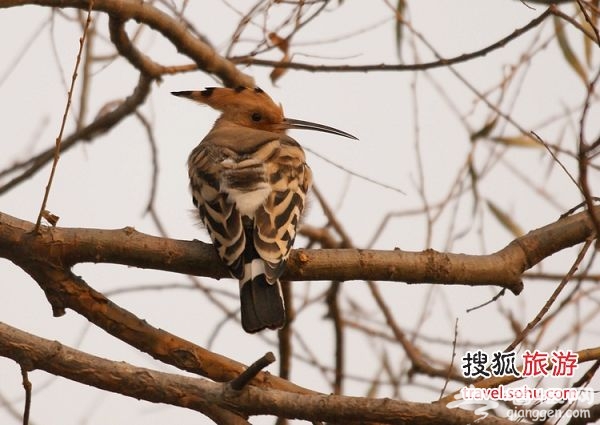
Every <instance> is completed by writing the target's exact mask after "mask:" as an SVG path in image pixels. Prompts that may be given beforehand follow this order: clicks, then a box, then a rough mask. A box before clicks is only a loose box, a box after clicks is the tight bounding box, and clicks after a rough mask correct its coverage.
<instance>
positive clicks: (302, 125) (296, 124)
mask: <svg viewBox="0 0 600 425" xmlns="http://www.w3.org/2000/svg"><path fill="white" fill-rule="evenodd" d="M283 122H284V124H285V126H286V127H287V128H296V129H299V130H315V131H322V132H324V133H331V134H337V135H338V136H343V137H347V138H348V139H353V140H358V138H357V137H355V136H353V135H352V134H350V133H346V132H345V131H342V130H338V129H337V128H333V127H329V126H327V125H323V124H317V123H314V122H310V121H303V120H295V119H293V118H284V119H283Z"/></svg>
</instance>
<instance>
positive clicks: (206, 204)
mask: <svg viewBox="0 0 600 425" xmlns="http://www.w3.org/2000/svg"><path fill="white" fill-rule="evenodd" d="M226 159H227V158H226V156H225V155H224V151H223V149H222V148H219V147H217V146H215V145H213V144H211V143H201V144H200V145H198V146H197V147H196V148H195V149H194V150H193V151H192V153H191V154H190V157H189V159H188V168H189V176H190V187H191V189H192V199H193V202H194V205H195V206H196V207H197V208H198V211H199V213H200V218H201V219H202V222H203V223H204V225H205V226H206V228H207V230H208V233H209V236H210V238H211V239H212V241H213V244H214V246H215V248H216V249H217V252H218V254H219V257H220V258H221V260H223V262H224V263H225V264H226V265H227V267H228V268H229V270H230V272H231V274H232V275H233V276H234V277H236V278H238V279H241V278H242V276H243V273H244V248H245V246H246V235H245V233H244V228H243V226H242V217H241V214H240V212H239V211H238V210H237V209H236V208H235V204H234V203H231V202H229V201H228V199H227V196H228V193H227V192H226V191H224V190H223V188H222V182H221V178H222V174H223V168H224V167H223V164H222V163H223V160H226Z"/></svg>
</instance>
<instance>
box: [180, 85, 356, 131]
mask: <svg viewBox="0 0 600 425" xmlns="http://www.w3.org/2000/svg"><path fill="white" fill-rule="evenodd" d="M171 94H173V95H175V96H179V97H185V98H188V99H192V100H195V101H196V102H199V103H203V104H206V105H209V106H211V107H212V108H214V109H216V110H218V111H221V117H219V119H218V120H217V123H216V124H215V125H218V123H219V121H228V122H231V123H234V124H237V125H240V126H243V127H247V128H253V129H257V130H264V131H270V132H273V133H284V132H285V131H286V130H287V129H290V128H298V129H306V130H316V131H323V132H326V133H332V134H337V135H339V136H344V137H348V138H350V139H355V140H356V137H354V136H353V135H351V134H348V133H346V132H344V131H341V130H338V129H336V128H333V127H329V126H326V125H322V124H317V123H313V122H309V121H302V120H296V119H292V118H285V117H284V115H283V108H282V107H281V105H278V104H276V103H275V102H274V101H273V99H271V97H269V95H268V94H266V93H265V92H264V91H263V90H262V89H260V88H258V87H256V88H253V89H251V88H248V87H244V86H239V87H236V88H233V89H231V88H225V87H208V88H206V89H204V90H201V91H178V92H171Z"/></svg>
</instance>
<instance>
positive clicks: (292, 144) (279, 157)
mask: <svg viewBox="0 0 600 425" xmlns="http://www.w3.org/2000/svg"><path fill="white" fill-rule="evenodd" d="M265 172H266V176H267V179H268V182H269V184H270V186H271V192H270V193H269V195H268V196H267V198H266V199H265V201H264V202H263V203H262V205H261V206H259V207H258V209H257V210H256V212H255V214H254V237H253V238H254V246H255V248H256V251H257V252H258V254H259V255H260V257H261V258H262V259H263V260H264V261H265V263H266V267H265V274H266V276H267V280H268V281H269V282H271V283H272V282H274V281H276V280H277V279H278V278H279V276H281V274H282V273H283V269H284V267H285V261H286V260H287V258H288V256H289V254H290V250H291V248H292V245H293V243H294V239H295V237H296V229H297V226H298V223H299V221H300V217H301V215H302V211H303V210H304V205H305V199H306V194H307V192H308V190H309V188H310V185H311V183H312V173H311V171H310V168H309V167H308V165H307V164H306V162H305V156H304V151H303V150H302V148H301V147H300V145H299V144H298V143H297V142H296V141H294V140H293V139H291V138H289V137H287V136H282V137H281V138H280V140H279V149H278V150H277V152H276V154H275V155H273V156H272V157H270V158H269V159H268V160H267V161H266V162H265Z"/></svg>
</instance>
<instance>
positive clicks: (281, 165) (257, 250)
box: [173, 87, 353, 332]
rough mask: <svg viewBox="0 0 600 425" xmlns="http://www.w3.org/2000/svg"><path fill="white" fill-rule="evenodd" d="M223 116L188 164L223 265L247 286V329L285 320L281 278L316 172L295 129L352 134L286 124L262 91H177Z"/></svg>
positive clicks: (242, 298)
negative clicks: (290, 133)
mask: <svg viewBox="0 0 600 425" xmlns="http://www.w3.org/2000/svg"><path fill="white" fill-rule="evenodd" d="M173 94H175V95H177V96H182V97H187V98H191V99H193V100H196V101H198V102H201V103H205V104H208V105H210V106H212V107H213V108H215V109H218V110H220V111H221V112H222V115H221V117H219V119H217V121H216V122H215V125H214V127H213V128H212V130H211V131H210V132H209V133H208V134H207V135H206V137H205V138H204V139H203V140H202V141H201V142H200V144H199V145H198V146H197V147H196V148H195V149H194V150H193V151H192V153H191V154H190V156H189V159H188V169H189V177H190V187H191V190H192V198H193V202H194V205H195V206H196V207H197V208H198V212H199V215H200V218H201V220H202V222H203V223H204V225H205V226H206V228H207V230H208V233H209V235H210V238H211V239H212V241H213V244H214V246H215V248H216V250H217V253H218V255H219V257H220V258H221V260H222V261H223V262H224V263H225V264H226V265H227V267H228V268H229V270H230V272H231V274H232V276H233V277H235V278H237V279H238V280H239V282H240V301H241V312H242V326H243V327H244V330H246V331H247V332H257V331H260V330H262V329H265V328H270V329H278V328H280V327H282V326H283V325H284V323H285V307H284V303H283V298H282V295H281V286H280V283H279V278H280V276H281V275H282V273H283V271H284V268H285V262H286V260H287V258H288V256H289V254H290V250H291V248H292V245H293V243H294V239H295V237H296V229H297V226H298V222H299V220H300V217H301V215H302V211H303V210H304V205H305V199H306V194H307V192H308V190H309V188H310V186H311V183H312V173H311V171H310V168H309V167H308V165H307V164H306V162H305V155H304V151H303V150H302V148H301V147H300V145H299V144H298V143H297V142H296V141H295V140H294V139H292V138H290V137H289V136H287V135H286V134H285V130H286V129H287V128H309V129H315V130H321V131H327V132H332V133H335V134H340V135H343V136H346V137H353V136H350V135H349V134H347V133H344V132H341V131H339V130H336V129H333V128H331V127H326V126H321V125H318V124H314V123H308V122H305V121H299V120H291V119H286V118H284V116H283V111H282V108H281V107H280V106H278V105H277V104H275V103H274V102H273V101H272V100H271V98H270V97H269V96H268V95H267V94H266V93H264V92H263V91H262V90H261V89H259V88H255V89H248V88H245V87H238V88H235V89H228V88H208V89H206V90H204V91H191V92H174V93H173Z"/></svg>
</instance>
